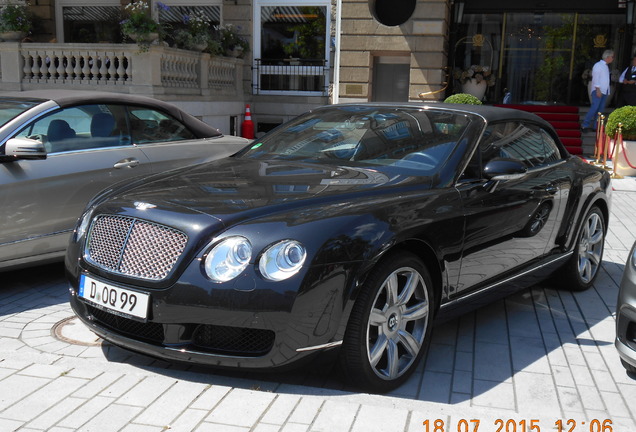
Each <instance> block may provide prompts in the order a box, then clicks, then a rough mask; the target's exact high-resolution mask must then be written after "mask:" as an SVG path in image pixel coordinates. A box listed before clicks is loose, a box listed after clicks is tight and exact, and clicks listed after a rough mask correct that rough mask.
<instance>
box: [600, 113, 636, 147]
mask: <svg viewBox="0 0 636 432" xmlns="http://www.w3.org/2000/svg"><path fill="white" fill-rule="evenodd" d="M619 123H621V124H622V126H623V128H622V131H623V138H624V139H627V140H636V106H630V105H628V106H624V107H621V108H617V109H615V110H614V111H613V112H612V113H611V114H610V115H609V116H608V117H607V122H606V123H605V133H606V134H607V135H608V136H610V137H612V138H614V136H616V131H617V130H618V124H619Z"/></svg>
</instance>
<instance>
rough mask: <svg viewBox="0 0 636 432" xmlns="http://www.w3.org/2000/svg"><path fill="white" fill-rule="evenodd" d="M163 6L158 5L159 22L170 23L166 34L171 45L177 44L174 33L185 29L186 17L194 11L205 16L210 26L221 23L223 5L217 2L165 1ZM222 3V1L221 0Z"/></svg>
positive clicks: (207, 0)
mask: <svg viewBox="0 0 636 432" xmlns="http://www.w3.org/2000/svg"><path fill="white" fill-rule="evenodd" d="M162 3H163V6H162V7H157V10H158V13H159V22H161V23H162V24H164V25H166V24H167V25H168V28H169V29H170V30H169V31H168V32H167V34H166V40H167V41H168V43H169V44H170V46H174V45H175V40H174V37H173V36H174V34H175V31H177V30H179V29H185V28H186V27H187V26H186V24H185V23H184V18H186V17H189V16H191V15H192V14H193V13H194V12H196V13H198V14H200V15H203V16H205V17H206V18H207V19H208V20H209V22H210V26H216V25H219V24H220V23H221V5H220V4H218V5H214V3H215V2H211V1H209V0H203V1H201V0H199V1H197V0H190V1H187V2H185V4H184V2H178V3H177V2H174V1H165V2H162ZM210 3H212V4H210ZM219 3H220V1H219Z"/></svg>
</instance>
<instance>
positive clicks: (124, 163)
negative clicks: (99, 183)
mask: <svg viewBox="0 0 636 432" xmlns="http://www.w3.org/2000/svg"><path fill="white" fill-rule="evenodd" d="M137 165H139V160H138V159H135V158H131V159H123V160H120V161H119V162H117V163H115V165H113V167H114V168H115V169H120V168H134V167H136V166H137Z"/></svg>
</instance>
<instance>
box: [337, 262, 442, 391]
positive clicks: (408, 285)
mask: <svg viewBox="0 0 636 432" xmlns="http://www.w3.org/2000/svg"><path fill="white" fill-rule="evenodd" d="M434 303H435V297H434V295H433V284H432V280H431V277H430V275H429V272H428V270H427V269H426V267H425V266H424V264H422V262H421V261H420V260H419V259H418V258H417V257H416V256H415V255H413V254H411V253H406V252H400V253H395V254H392V255H390V256H388V257H386V258H384V259H383V260H382V261H380V263H379V264H378V265H377V266H376V267H375V268H374V269H373V270H372V271H371V273H370V274H369V277H368V278H367V280H366V282H365V284H364V286H363V287H362V289H361V292H360V295H359V296H358V299H357V300H356V302H355V304H354V307H353V310H352V312H351V316H350V318H349V324H348V326H347V331H346V333H345V338H344V344H343V347H342V350H341V352H340V363H341V366H342V368H343V372H344V374H345V376H346V377H347V379H349V380H350V381H351V382H352V383H353V384H354V385H355V386H357V387H360V388H363V389H365V390H368V391H372V392H379V393H384V392H387V391H390V390H392V389H394V388H396V387H398V386H400V385H401V384H402V383H404V381H406V380H407V379H408V377H409V376H410V375H411V374H412V373H413V372H414V371H415V369H416V368H417V366H418V364H419V363H420V360H421V359H422V357H423V356H424V355H425V354H426V352H427V351H428V346H429V345H430V339H431V328H432V322H433V315H434V311H435V307H434Z"/></svg>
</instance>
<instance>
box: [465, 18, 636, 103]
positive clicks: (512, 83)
mask: <svg viewBox="0 0 636 432" xmlns="http://www.w3.org/2000/svg"><path fill="white" fill-rule="evenodd" d="M457 30H458V32H457V38H456V40H457V42H455V45H454V53H453V62H454V64H453V68H454V70H455V71H456V72H457V71H461V70H466V69H467V68H469V67H470V66H471V65H481V66H489V67H491V69H492V71H493V74H494V75H495V77H496V84H495V85H494V86H493V87H491V88H490V89H489V90H488V92H487V94H486V101H487V102H489V103H502V102H504V101H505V102H506V103H556V104H569V105H586V104H589V100H588V92H587V84H588V82H589V80H590V79H591V75H590V71H591V69H592V66H593V65H594V63H596V62H597V61H599V60H600V59H601V55H602V53H603V51H604V50H606V49H612V50H614V51H615V54H616V57H615V61H614V63H613V64H612V65H611V69H610V70H611V72H612V74H611V76H612V79H613V82H617V81H618V77H619V75H620V72H621V71H622V69H623V68H624V67H625V66H626V65H627V64H628V63H629V62H630V58H629V57H628V56H626V55H623V53H624V52H625V48H626V47H627V49H628V50H629V47H628V46H627V43H628V41H626V36H625V35H626V32H625V30H626V25H625V17H624V15H623V14H582V13H555V12H542V13H529V12H514V13H498V14H468V15H465V16H464V19H463V24H460V25H459V26H458V28H457ZM476 35H478V36H479V37H475V36H476ZM475 41H479V42H480V43H479V46H477V44H476V43H475ZM624 57H627V58H624ZM455 76H458V74H457V73H455ZM460 84H461V83H460V82H457V81H456V82H454V86H458V85H460ZM455 89H457V88H455Z"/></svg>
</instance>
